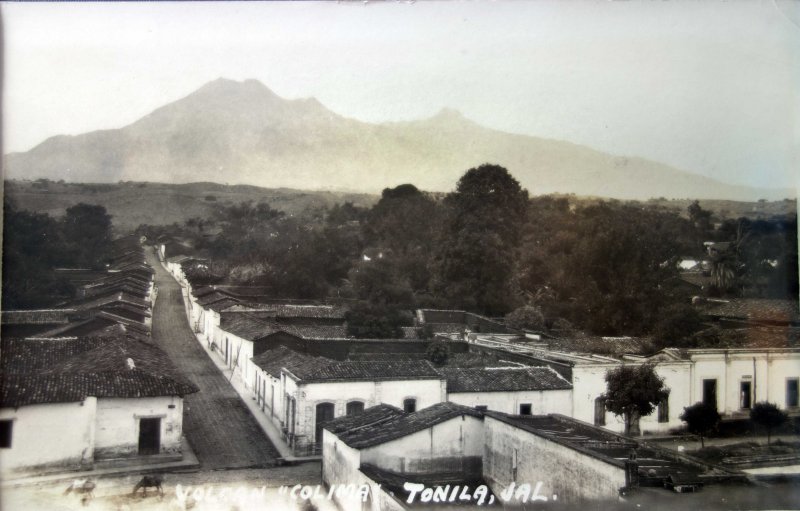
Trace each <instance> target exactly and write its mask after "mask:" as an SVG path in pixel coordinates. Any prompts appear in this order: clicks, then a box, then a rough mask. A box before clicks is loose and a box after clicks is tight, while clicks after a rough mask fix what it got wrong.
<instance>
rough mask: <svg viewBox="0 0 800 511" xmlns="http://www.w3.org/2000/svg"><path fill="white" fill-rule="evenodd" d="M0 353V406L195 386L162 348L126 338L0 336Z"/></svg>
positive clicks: (183, 390) (178, 391) (169, 392)
mask: <svg viewBox="0 0 800 511" xmlns="http://www.w3.org/2000/svg"><path fill="white" fill-rule="evenodd" d="M2 352H3V359H2V363H1V364H2V365H1V367H2V369H3V371H2V379H1V380H0V406H3V407H7V406H15V407H16V406H24V405H31V404H38V403H64V402H75V401H81V400H83V399H85V398H86V397H87V396H95V397H120V398H136V397H156V396H183V395H186V394H191V393H193V392H197V390H198V389H197V387H196V386H195V385H194V384H192V383H191V382H190V381H188V380H187V379H186V378H185V377H183V375H181V374H180V373H179V372H178V370H177V369H176V368H175V366H174V365H173V364H172V362H171V361H170V360H169V358H168V357H167V355H166V353H164V352H163V351H161V349H159V348H158V347H157V346H155V345H153V344H151V343H147V342H143V341H139V340H134V339H131V338H123V337H110V338H109V337H92V338H77V339H46V340H31V339H25V340H19V339H3V340H2ZM129 361H130V362H129Z"/></svg>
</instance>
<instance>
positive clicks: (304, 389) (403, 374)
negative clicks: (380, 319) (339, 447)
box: [253, 347, 447, 454]
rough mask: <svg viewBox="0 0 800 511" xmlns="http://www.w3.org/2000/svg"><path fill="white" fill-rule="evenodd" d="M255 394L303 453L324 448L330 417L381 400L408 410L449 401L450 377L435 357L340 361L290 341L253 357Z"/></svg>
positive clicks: (352, 412)
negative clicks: (438, 368)
mask: <svg viewBox="0 0 800 511" xmlns="http://www.w3.org/2000/svg"><path fill="white" fill-rule="evenodd" d="M253 363H254V364H255V366H257V367H258V368H259V372H258V373H257V375H256V380H255V394H256V398H257V400H258V402H259V404H260V405H261V406H262V407H263V409H264V411H265V413H267V414H269V416H270V418H271V419H272V420H273V422H274V423H275V425H276V426H277V427H278V428H279V429H280V430H281V431H282V432H283V435H284V438H285V440H286V441H287V443H288V444H289V445H290V446H291V447H292V448H293V449H294V451H295V453H298V454H313V453H315V452H318V448H319V442H320V441H321V427H322V424H324V423H325V422H327V421H329V420H331V419H333V418H336V417H341V416H346V415H352V414H354V413H358V412H360V411H362V410H363V409H364V408H368V407H371V406H375V405H377V404H381V403H383V404H389V405H392V406H396V407H398V408H401V409H404V410H406V411H414V410H417V409H420V408H426V407H428V406H431V405H434V404H436V403H440V402H442V401H445V399H446V396H447V390H446V388H445V380H444V378H443V377H442V376H441V375H440V374H439V373H438V372H437V371H436V369H435V368H434V367H433V366H432V365H431V363H430V362H428V361H424V360H417V361H337V360H331V359H327V358H324V357H315V356H310V355H306V354H302V353H298V352H295V351H293V350H290V349H288V348H285V347H281V348H277V349H274V350H269V351H265V352H263V353H261V354H260V355H257V356H256V357H254V358H253Z"/></svg>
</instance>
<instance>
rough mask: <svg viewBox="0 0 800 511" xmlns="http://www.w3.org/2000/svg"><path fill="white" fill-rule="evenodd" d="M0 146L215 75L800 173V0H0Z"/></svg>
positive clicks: (667, 154)
mask: <svg viewBox="0 0 800 511" xmlns="http://www.w3.org/2000/svg"><path fill="white" fill-rule="evenodd" d="M0 14H2V20H3V31H4V41H3V42H4V50H5V52H4V78H3V79H4V90H3V151H4V152H6V153H7V152H12V151H26V150H28V149H30V148H32V147H34V146H35V145H37V144H39V143H40V142H42V141H44V140H45V139H46V138H48V137H50V136H54V135H58V134H73V135H74V134H79V133H84V132H87V131H92V130H97V129H110V128H119V127H123V126H125V125H127V124H129V123H131V122H133V121H135V120H137V119H139V118H140V117H142V116H144V115H146V114H148V113H149V112H151V111H152V110H154V109H156V108H158V107H159V106H162V105H164V104H166V103H168V102H170V101H174V100H176V99H179V98H181V97H184V96H186V95H188V94H189V93H191V92H192V91H194V90H196V89H198V88H199V87H201V86H202V85H203V84H205V83H207V82H209V81H211V80H214V79H216V78H219V77H224V78H229V79H234V80H244V79H248V78H254V79H257V80H260V81H261V82H263V83H264V84H265V85H267V86H268V87H269V88H270V89H272V90H273V91H274V92H276V93H277V94H279V95H280V96H283V97H285V98H301V97H315V98H317V99H318V100H319V101H320V102H321V103H323V104H324V105H325V106H326V107H328V108H330V109H331V110H333V111H335V112H336V113H338V114H341V115H344V116H346V117H352V118H355V119H359V120H363V121H368V122H390V121H400V120H412V119H422V118H426V117H430V116H433V115H435V114H436V113H437V112H438V111H439V110H441V109H442V108H445V107H447V108H454V109H456V110H459V111H460V112H462V113H463V114H464V115H465V116H466V117H468V118H470V119H472V120H474V121H475V122H478V123H479V124H482V125H484V126H487V127H490V128H494V129H498V130H502V131H507V132H512V133H521V134H528V135H534V136H538V137H544V138H552V139H559V140H566V141H570V142H574V143H577V144H583V145H587V146H589V147H592V148H595V149H599V150H602V151H606V152H609V153H612V154H615V155H620V156H640V157H644V158H648V159H651V160H655V161H659V162H662V163H666V164H669V165H672V166H674V167H676V168H679V169H681V170H687V171H690V172H695V173H698V174H702V175H706V176H709V177H713V178H716V179H720V180H722V181H725V182H729V183H735V184H744V185H750V186H758V187H767V188H777V187H796V186H797V182H798V181H797V180H798V172H797V170H796V169H797V166H798V163H800V158H799V157H798V155H799V154H800V123H799V122H798V120H800V97H799V94H800V2H796V1H793V0H789V1H787V0H774V1H763V2H757V1H725V2H723V1H716V0H708V1H702V2H700V1H660V2H656V1H624V2H623V1H619V2H615V1H608V0H603V1H576V2H546V1H538V2H522V1H515V2H512V1H496V2H488V1H472V2H457V1H453V2H383V3H381V2H336V3H334V2H327V3H316V2H299V3H290V2H241V3H240V2H219V3H216V2H202V3H190V2H181V3H159V2H147V3H136V2H125V3H121V4H106V3H93V2H89V3H80V4H76V3H44V4H39V3H13V2H12V3H9V2H2V3H1V4H0Z"/></svg>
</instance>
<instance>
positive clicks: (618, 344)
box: [542, 335, 652, 355]
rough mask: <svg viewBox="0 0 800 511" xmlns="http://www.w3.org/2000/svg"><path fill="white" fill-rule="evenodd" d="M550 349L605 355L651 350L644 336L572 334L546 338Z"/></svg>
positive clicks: (639, 352) (643, 352)
mask: <svg viewBox="0 0 800 511" xmlns="http://www.w3.org/2000/svg"><path fill="white" fill-rule="evenodd" d="M542 342H546V343H547V346H548V348H549V349H551V350H556V351H566V352H574V353H600V354H605V355H624V354H626V353H630V354H639V355H641V354H647V353H650V352H651V351H652V349H651V343H650V341H649V340H648V339H646V338H644V337H597V336H588V335H581V336H572V337H561V338H553V339H547V340H546V341H542Z"/></svg>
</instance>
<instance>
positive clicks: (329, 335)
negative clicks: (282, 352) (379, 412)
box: [280, 325, 352, 340]
mask: <svg viewBox="0 0 800 511" xmlns="http://www.w3.org/2000/svg"><path fill="white" fill-rule="evenodd" d="M280 329H281V331H284V332H286V333H289V334H292V335H295V336H297V337H300V338H301V339H308V340H325V339H350V338H352V336H349V335H347V327H346V326H340V325H281V328H280Z"/></svg>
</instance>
